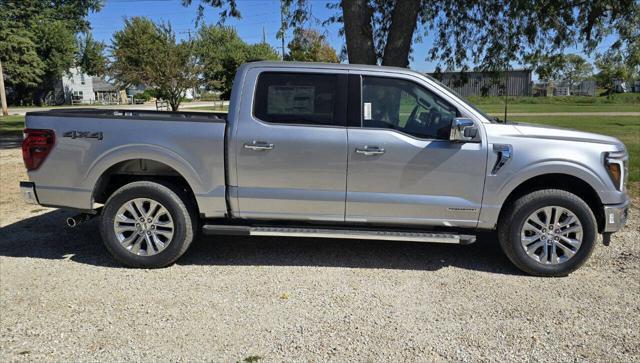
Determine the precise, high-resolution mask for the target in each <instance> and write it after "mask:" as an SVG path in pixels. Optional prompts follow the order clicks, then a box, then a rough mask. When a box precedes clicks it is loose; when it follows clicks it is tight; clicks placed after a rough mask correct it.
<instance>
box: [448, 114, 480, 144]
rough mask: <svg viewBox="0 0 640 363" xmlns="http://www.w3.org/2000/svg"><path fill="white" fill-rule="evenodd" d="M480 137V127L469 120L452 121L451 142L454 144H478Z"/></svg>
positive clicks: (456, 119)
mask: <svg viewBox="0 0 640 363" xmlns="http://www.w3.org/2000/svg"><path fill="white" fill-rule="evenodd" d="M477 137H478V127H476V124H475V123H474V122H473V121H472V120H470V119H468V118H454V119H453V121H451V133H450V134H449V141H453V142H476V141H477Z"/></svg>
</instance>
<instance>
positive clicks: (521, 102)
mask: <svg viewBox="0 0 640 363" xmlns="http://www.w3.org/2000/svg"><path fill="white" fill-rule="evenodd" d="M469 101H471V102H472V103H473V104H474V105H476V106H478V108H480V109H481V110H483V111H485V112H489V113H503V112H504V98H503V97H469ZM507 104H508V112H513V113H517V112H527V113H529V112H531V113H533V112H640V94H638V93H625V94H616V95H614V96H612V97H611V98H607V97H603V96H600V97H586V96H570V97H509V98H508V101H507Z"/></svg>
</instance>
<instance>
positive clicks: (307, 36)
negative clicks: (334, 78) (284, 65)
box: [285, 28, 340, 63]
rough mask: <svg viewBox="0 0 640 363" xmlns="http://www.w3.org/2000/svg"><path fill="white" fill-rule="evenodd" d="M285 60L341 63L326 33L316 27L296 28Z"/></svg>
mask: <svg viewBox="0 0 640 363" xmlns="http://www.w3.org/2000/svg"><path fill="white" fill-rule="evenodd" d="M288 48H289V54H287V55H286V56H285V60H289V61H300V62H327V63H339V62H340V59H338V55H337V54H336V51H335V49H333V48H332V47H331V45H329V43H327V40H326V38H325V36H324V35H322V34H320V32H318V31H317V30H315V29H302V28H299V29H295V30H294V32H293V40H291V42H289V45H288Z"/></svg>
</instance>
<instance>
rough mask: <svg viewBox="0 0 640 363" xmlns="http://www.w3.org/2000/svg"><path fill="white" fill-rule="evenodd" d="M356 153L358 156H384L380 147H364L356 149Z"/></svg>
mask: <svg viewBox="0 0 640 363" xmlns="http://www.w3.org/2000/svg"><path fill="white" fill-rule="evenodd" d="M356 152H357V153H358V154H362V155H366V156H372V155H382V154H384V148H383V147H380V146H368V145H367V146H365V147H358V148H356Z"/></svg>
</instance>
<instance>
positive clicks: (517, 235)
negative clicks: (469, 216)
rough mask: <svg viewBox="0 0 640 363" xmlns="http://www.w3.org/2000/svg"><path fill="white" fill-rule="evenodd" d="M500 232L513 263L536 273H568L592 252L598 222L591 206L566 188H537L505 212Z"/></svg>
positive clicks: (501, 241) (502, 243)
mask: <svg viewBox="0 0 640 363" xmlns="http://www.w3.org/2000/svg"><path fill="white" fill-rule="evenodd" d="M498 233H499V238H500V245H501V246H502V249H503V250H504V252H505V254H506V255H507V257H509V259H510V260H511V262H513V263H514V264H515V265H516V266H517V267H518V268H520V269H521V270H523V271H524V272H527V273H529V274H532V275H536V276H566V275H568V274H569V273H571V272H573V271H575V270H576V269H577V268H579V267H580V266H582V265H583V264H584V263H585V262H586V261H587V259H588V258H589V256H590V255H591V253H592V251H593V248H594V246H595V242H596V237H597V224H596V219H595V217H594V215H593V212H592V211H591V209H590V208H589V206H588V205H587V204H586V203H585V202H584V201H583V200H582V199H580V198H579V197H578V196H576V195H575V194H572V193H569V192H567V191H564V190H557V189H547V190H539V191H535V192H533V193H531V194H528V195H525V196H523V197H520V198H519V199H517V200H516V201H515V202H514V203H513V204H512V205H511V206H509V207H508V209H507V210H506V211H505V212H504V214H503V216H502V218H501V220H500V222H499V225H498Z"/></svg>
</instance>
